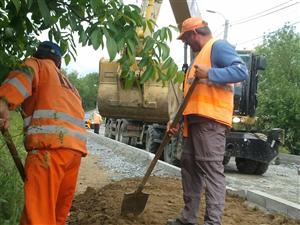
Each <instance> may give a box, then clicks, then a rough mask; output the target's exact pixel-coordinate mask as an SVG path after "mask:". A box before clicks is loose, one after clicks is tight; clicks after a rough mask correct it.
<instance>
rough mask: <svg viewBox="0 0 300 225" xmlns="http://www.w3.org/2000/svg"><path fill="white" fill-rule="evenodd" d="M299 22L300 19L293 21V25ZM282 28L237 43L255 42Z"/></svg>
mask: <svg viewBox="0 0 300 225" xmlns="http://www.w3.org/2000/svg"><path fill="white" fill-rule="evenodd" d="M298 23H300V20H299V21H296V22H294V23H292V24H291V26H294V25H296V24H298ZM280 29H281V28H280ZM280 29H277V30H274V31H271V32H269V33H268V34H264V35H261V36H258V37H255V38H252V39H250V40H247V41H243V42H240V43H237V44H236V45H241V44H246V43H249V42H253V41H255V40H257V39H260V38H263V37H265V36H266V35H269V34H273V33H275V32H277V31H278V30H280Z"/></svg>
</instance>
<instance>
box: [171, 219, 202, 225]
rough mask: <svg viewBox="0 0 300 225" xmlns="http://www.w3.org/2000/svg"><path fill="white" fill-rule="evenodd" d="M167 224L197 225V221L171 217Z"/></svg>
mask: <svg viewBox="0 0 300 225" xmlns="http://www.w3.org/2000/svg"><path fill="white" fill-rule="evenodd" d="M166 225H197V224H195V223H183V222H181V221H180V220H179V219H169V220H168V221H167V224H166Z"/></svg>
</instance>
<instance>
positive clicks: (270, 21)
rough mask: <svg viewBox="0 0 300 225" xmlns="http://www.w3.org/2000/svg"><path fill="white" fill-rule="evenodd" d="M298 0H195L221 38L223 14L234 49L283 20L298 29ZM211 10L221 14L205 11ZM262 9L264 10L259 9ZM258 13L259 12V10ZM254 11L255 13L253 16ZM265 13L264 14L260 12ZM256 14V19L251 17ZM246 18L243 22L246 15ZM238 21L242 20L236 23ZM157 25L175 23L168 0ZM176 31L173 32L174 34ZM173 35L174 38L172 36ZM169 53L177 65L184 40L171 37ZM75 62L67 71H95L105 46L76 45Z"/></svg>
mask: <svg viewBox="0 0 300 225" xmlns="http://www.w3.org/2000/svg"><path fill="white" fill-rule="evenodd" d="M299 1H300V0H247V1H241V0H240V1H239V0H226V1H225V0H224V1H222V0H197V3H198V7H199V9H200V13H201V16H202V18H203V19H204V20H206V21H207V22H208V25H209V27H210V28H211V30H212V32H213V34H214V37H215V38H218V39H222V38H223V35H224V22H225V20H224V18H226V19H228V20H229V23H230V25H229V29H228V38H227V40H228V41H229V42H230V43H231V44H233V45H235V46H236V48H237V49H253V48H254V47H255V46H256V45H258V44H259V43H261V41H262V40H263V39H262V37H263V35H264V34H267V33H269V32H272V31H275V30H277V29H279V28H281V27H283V25H284V24H285V23H290V24H294V25H295V26H296V28H297V31H298V32H300V16H299V15H300V3H299ZM124 2H125V3H132V4H137V5H139V6H140V2H141V0H124ZM208 9H209V10H213V11H217V12H219V13H221V14H223V16H224V17H222V16H221V15H220V14H215V13H208V12H206V10H208ZM262 12H263V13H262ZM259 13H260V14H259ZM266 14H269V15H266ZM253 15H254V16H253ZM263 15H265V16H263ZM253 17H255V18H256V19H253ZM247 18H248V19H249V21H248V22H245V19H247ZM238 22H244V23H241V24H237V23H238ZM157 24H158V26H168V25H170V24H172V25H176V22H175V18H174V15H173V12H172V9H171V7H170V5H169V0H163V4H162V7H161V9H160V14H159V16H158V20H157ZM176 35H177V34H175V33H174V35H173V36H174V37H176ZM174 37H173V39H174ZM170 48H171V55H172V57H173V58H174V59H175V61H176V62H177V63H178V66H179V68H181V64H182V61H183V44H182V43H181V41H178V40H176V39H175V40H174V41H172V43H171V45H170ZM77 53H78V55H77V59H76V62H74V61H71V63H70V64H69V65H68V67H67V68H68V69H67V70H68V71H72V70H75V71H77V72H78V73H79V75H80V76H84V75H86V74H88V73H91V72H98V64H99V60H100V58H101V57H106V58H108V54H107V52H106V49H103V50H102V49H98V50H97V51H95V50H93V48H92V47H78V48H77Z"/></svg>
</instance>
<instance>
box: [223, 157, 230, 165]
mask: <svg viewBox="0 0 300 225" xmlns="http://www.w3.org/2000/svg"><path fill="white" fill-rule="evenodd" d="M229 161H230V156H224V158H223V165H224V166H225V165H227V164H228V163H229Z"/></svg>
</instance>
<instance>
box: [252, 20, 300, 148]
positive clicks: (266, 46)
mask: <svg viewBox="0 0 300 225" xmlns="http://www.w3.org/2000/svg"><path fill="white" fill-rule="evenodd" d="M257 52H258V53H259V54H264V55H265V56H266V59H267V62H268V66H267V69H266V70H265V71H264V72H263V74H262V76H261V77H260V81H259V93H258V95H259V97H258V98H259V107H258V116H259V117H260V119H261V122H260V124H261V126H262V127H263V128H264V129H269V128H272V127H280V128H283V129H285V132H286V145H287V147H288V148H289V150H290V151H291V153H293V154H300V129H299V125H300V63H299V62H300V34H299V33H296V32H295V28H294V27H293V26H289V25H285V26H284V27H283V28H282V29H280V30H278V31H277V32H274V33H270V34H269V35H267V36H266V37H265V39H264V43H263V44H262V45H261V46H259V47H258V48H257Z"/></svg>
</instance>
